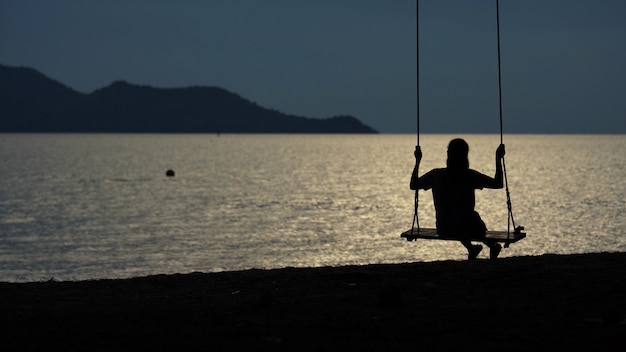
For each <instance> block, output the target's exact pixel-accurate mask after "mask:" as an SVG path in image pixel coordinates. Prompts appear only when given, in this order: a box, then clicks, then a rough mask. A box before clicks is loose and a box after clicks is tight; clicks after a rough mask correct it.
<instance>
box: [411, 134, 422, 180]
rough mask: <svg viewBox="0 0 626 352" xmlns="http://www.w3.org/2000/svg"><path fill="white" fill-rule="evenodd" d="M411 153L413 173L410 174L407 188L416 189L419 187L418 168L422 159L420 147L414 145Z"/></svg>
mask: <svg viewBox="0 0 626 352" xmlns="http://www.w3.org/2000/svg"><path fill="white" fill-rule="evenodd" d="M413 155H415V167H414V168H413V174H411V183H410V184H409V188H411V189H412V190H416V189H419V174H418V170H419V167H420V162H421V161H422V148H420V146H419V145H418V146H416V147H415V151H414V152H413Z"/></svg>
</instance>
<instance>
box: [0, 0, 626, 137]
mask: <svg viewBox="0 0 626 352" xmlns="http://www.w3.org/2000/svg"><path fill="white" fill-rule="evenodd" d="M417 6H419V20H418V11H417ZM496 19H497V12H496V1H495V0H420V1H415V0H180V1H174V0H107V1H105V0H55V1H48V0H40V1H35V0H0V64H4V65H8V66H24V67H31V68H34V69H36V70H38V71H40V72H41V73H43V74H45V75H46V76H48V77H50V78H52V79H54V80H57V81H59V82H61V83H63V84H65V85H67V86H69V87H71V88H73V89H75V90H77V91H80V92H83V93H90V92H92V91H94V90H96V89H99V88H102V87H105V86H108V85H109V84H111V83H112V82H113V81H116V80H125V81H127V82H129V83H134V84H140V85H150V86H154V87H163V88H174V87H187V86H218V87H222V88H224V89H227V90H229V91H231V92H234V93H237V94H239V95H241V96H242V97H244V98H246V99H249V100H251V101H253V102H256V103H257V104H259V105H261V106H264V107H267V108H271V109H275V110H278V111H281V112H284V113H287V114H293V115H298V116H306V117H316V118H326V117H331V116H337V115H352V116H354V117H356V118H358V119H359V120H361V121H362V122H364V123H366V124H367V125H369V126H371V127H373V128H374V129H376V130H378V131H380V132H382V133H407V134H414V133H416V132H417V116H418V99H417V97H418V91H419V105H420V106H419V120H420V132H421V133H499V132H500V123H499V121H500V120H499V119H500V109H499V93H498V92H499V90H498V79H499V77H498V27H497V21H496ZM418 23H419V41H418V40H417V38H418V33H417V32H418V30H417V29H418V26H417V24H418ZM418 43H419V62H418V60H417V57H418ZM500 54H501V60H500V67H501V73H502V76H501V79H502V121H503V132H504V133H505V134H506V133H626V67H625V65H626V1H624V0H500ZM418 68H419V69H418ZM418 71H419V75H418ZM418 82H419V85H418Z"/></svg>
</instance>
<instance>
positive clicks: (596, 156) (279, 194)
mask: <svg viewBox="0 0 626 352" xmlns="http://www.w3.org/2000/svg"><path fill="white" fill-rule="evenodd" d="M453 137H463V138H465V139H466V140H467V141H468V143H469V145H470V165H471V167H472V168H474V169H476V170H478V171H481V172H483V173H486V174H489V175H492V174H493V173H494V170H495V165H494V153H495V149H496V147H497V146H498V144H499V143H500V136H499V135H459V136H457V135H454V136H452V135H422V136H421V138H420V144H421V147H422V150H423V153H424V158H423V161H422V166H421V170H422V172H425V171H427V170H429V169H431V168H434V167H441V166H443V165H445V157H446V146H447V143H448V141H449V140H450V139H451V138H453ZM504 143H505V144H506V148H507V154H506V157H505V160H506V170H507V176H508V183H509V189H510V194H511V200H512V205H513V212H514V216H515V221H516V224H518V225H523V226H525V227H526V232H527V234H528V237H527V238H526V239H524V240H522V241H520V242H518V243H514V244H511V246H510V247H509V248H507V249H504V250H503V251H502V253H501V256H502V257H508V256H521V255H539V254H544V253H559V254H567V253H586V252H600V251H610V252H613V251H626V236H625V235H626V231H624V228H625V226H626V220H625V219H626V158H625V157H624V156H623V151H624V150H626V136H624V135H505V136H504ZM415 144H416V137H415V136H414V135H385V134H382V135H221V136H217V135H202V134H201V135H193V134H191V135H125V134H124V135H109V134H102V135H99V134H89V135H80V134H3V135H0V160H1V163H0V175H1V177H0V281H9V282H24V281H39V280H48V279H51V278H54V279H55V280H83V279H102V278H126V277H134V276H144V275H151V274H171V273H188V272H194V271H201V272H214V271H224V270H241V269H249V268H280V267H288V266H294V267H311V266H329V265H330V266H337V265H349V264H369V263H403V262H415V261H437V260H464V259H465V258H466V252H465V249H464V248H463V247H462V246H461V245H460V244H459V243H458V242H452V241H432V240H430V241H429V240H418V241H415V242H407V241H405V240H403V239H401V238H400V237H399V235H400V233H401V232H403V231H405V230H407V229H409V228H411V224H412V220H413V211H414V208H413V206H414V202H413V197H414V194H413V191H411V190H409V188H408V184H409V179H410V175H411V171H412V168H413V164H414V158H413V149H414V147H415ZM168 169H173V170H175V172H176V176H175V177H166V176H165V172H166V170H168ZM476 198H477V204H476V209H477V211H478V212H479V213H480V214H481V216H482V217H483V220H484V221H485V222H486V224H487V227H488V228H490V229H494V230H506V229H507V209H506V194H505V191H504V190H482V191H477V193H476ZM419 200H420V202H419V207H418V209H419V219H420V225H421V226H422V227H432V226H434V208H433V206H432V196H431V194H430V192H424V191H422V192H420V197H419ZM484 252H486V251H484ZM486 256H487V254H486V253H482V254H481V257H482V258H486Z"/></svg>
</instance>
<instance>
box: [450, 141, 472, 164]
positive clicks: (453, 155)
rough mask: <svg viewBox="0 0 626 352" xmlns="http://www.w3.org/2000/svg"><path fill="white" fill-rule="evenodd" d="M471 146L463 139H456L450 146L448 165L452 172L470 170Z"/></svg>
mask: <svg viewBox="0 0 626 352" xmlns="http://www.w3.org/2000/svg"><path fill="white" fill-rule="evenodd" d="M468 153H469V145H468V144H467V142H465V141H464V140H463V139H461V138H455V139H453V140H451V141H450V143H449V144H448V160H447V161H446V164H447V166H448V169H451V170H465V169H469V159H468V157H467V155H468Z"/></svg>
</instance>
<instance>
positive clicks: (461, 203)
mask: <svg viewBox="0 0 626 352" xmlns="http://www.w3.org/2000/svg"><path fill="white" fill-rule="evenodd" d="M468 152H469V146H468V145H467V143H466V142H465V141H464V140H463V139H460V138H457V139H453V140H451V141H450V144H448V160H447V167H446V168H441V169H433V170H431V171H429V172H427V173H426V174H424V175H422V177H419V175H418V169H419V164H420V162H421V161H422V150H421V148H420V147H419V146H417V147H415V152H414V155H415V168H414V169H413V175H412V176H411V185H410V187H411V189H412V190H417V189H423V190H429V189H431V188H432V190H433V200H434V203H435V212H436V220H437V233H438V234H439V236H440V237H443V238H454V239H458V240H459V241H461V243H462V244H463V246H465V248H467V252H468V258H469V259H476V257H477V256H478V254H479V253H480V251H481V250H482V249H483V246H481V245H472V242H471V240H472V239H483V240H482V241H483V243H485V244H486V245H487V246H488V247H489V248H490V251H489V256H490V258H491V259H495V258H497V257H498V254H500V250H501V249H502V246H501V245H500V244H499V243H497V242H495V241H488V240H484V238H485V234H486V231H487V228H486V226H485V223H484V222H483V221H482V219H481V218H480V215H478V213H477V212H476V211H475V210H474V205H475V200H476V198H475V195H474V190H475V189H483V188H502V187H503V173H502V158H503V157H504V153H505V151H504V144H500V146H499V147H498V149H497V150H496V174H495V176H494V177H493V178H491V177H489V176H487V175H484V174H481V173H480V172H478V171H475V170H472V169H470V168H469V159H468Z"/></svg>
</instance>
